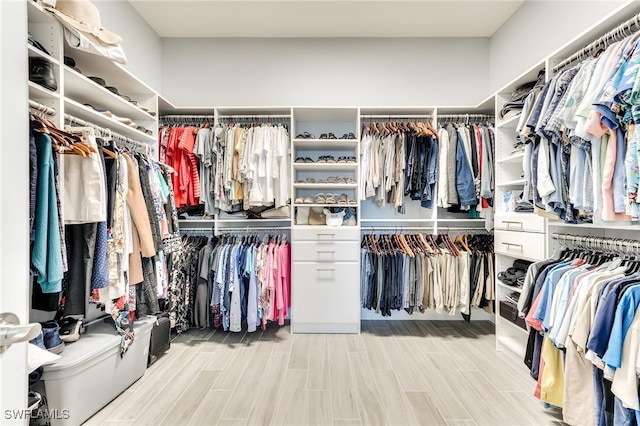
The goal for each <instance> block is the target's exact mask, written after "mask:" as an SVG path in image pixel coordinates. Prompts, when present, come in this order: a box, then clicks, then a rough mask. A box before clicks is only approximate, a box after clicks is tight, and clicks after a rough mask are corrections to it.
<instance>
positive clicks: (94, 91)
mask: <svg viewBox="0 0 640 426" xmlns="http://www.w3.org/2000/svg"><path fill="white" fill-rule="evenodd" d="M108 84H109V83H108V82H107V85H108ZM64 91H65V95H66V96H68V97H70V98H73V99H74V100H76V101H77V102H79V103H88V104H91V105H93V106H94V107H96V108H99V109H106V110H108V111H111V112H112V113H114V114H116V115H117V116H120V117H127V118H130V119H132V120H133V121H136V122H138V124H140V123H144V122H147V123H148V122H152V121H154V120H155V118H154V117H153V116H151V115H150V114H149V113H147V112H145V111H143V110H142V109H140V108H138V107H137V106H135V105H134V104H133V103H131V102H129V101H127V100H126V99H124V98H122V97H120V96H118V95H116V94H114V93H112V92H111V91H109V90H108V89H106V88H104V87H102V86H100V85H99V84H98V83H95V82H94V81H93V80H90V79H89V78H87V77H85V76H84V75H82V74H80V73H78V72H76V71H75V70H73V69H71V68H69V67H67V66H65V67H64ZM96 99H99V104H98V102H96ZM149 130H153V129H149Z"/></svg>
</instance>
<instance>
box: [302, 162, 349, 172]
mask: <svg viewBox="0 0 640 426" xmlns="http://www.w3.org/2000/svg"><path fill="white" fill-rule="evenodd" d="M293 168H294V169H296V170H298V171H308V172H332V171H348V170H355V169H357V168H358V163H295V162H294V163H293Z"/></svg>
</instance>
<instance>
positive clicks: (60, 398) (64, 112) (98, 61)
mask: <svg viewBox="0 0 640 426" xmlns="http://www.w3.org/2000/svg"><path fill="white" fill-rule="evenodd" d="M26 8H27V28H28V32H29V34H30V35H31V36H32V37H33V39H35V40H36V41H37V42H38V43H40V44H41V45H42V46H43V47H44V49H46V50H47V52H48V53H45V52H43V51H42V50H40V49H38V48H37V47H34V46H32V45H30V44H28V43H27V40H24V41H23V42H24V43H25V45H27V51H28V56H29V58H30V59H31V58H37V59H44V60H46V61H48V62H49V63H50V64H52V68H53V76H54V77H55V80H56V85H57V87H56V90H55V91H54V90H50V89H48V88H45V87H43V86H41V85H39V84H36V83H34V82H32V81H28V83H27V84H28V91H29V93H28V95H29V101H30V102H29V106H30V111H31V112H32V113H34V114H47V115H46V118H47V119H48V120H50V121H51V122H53V123H54V124H55V125H56V126H58V127H59V128H64V126H65V125H70V126H73V127H87V126H89V127H93V128H94V129H95V130H96V133H97V134H98V135H99V136H103V137H105V138H106V139H109V138H110V137H111V138H112V139H114V140H115V141H116V143H118V141H120V142H124V143H127V144H129V145H130V146H131V145H135V147H136V149H137V148H140V147H142V148H143V149H144V150H145V151H147V152H148V153H149V155H150V156H151V157H152V158H155V147H156V136H155V135H157V129H158V121H157V111H158V95H157V93H156V92H155V91H154V90H153V89H152V88H150V87H149V86H148V85H146V84H145V83H144V82H143V81H141V80H140V79H138V78H137V77H135V76H134V75H132V74H131V73H130V72H129V71H128V70H127V69H126V68H125V67H124V66H121V65H119V64H116V63H114V62H112V61H111V60H109V59H107V58H104V57H100V56H96V55H91V54H88V53H86V52H83V51H80V50H77V49H73V48H71V47H70V46H69V45H68V44H67V43H66V42H65V35H64V28H63V26H62V24H61V23H60V22H59V21H58V20H57V19H55V18H54V17H53V15H52V14H51V13H49V12H47V11H46V10H44V9H43V8H42V7H41V6H40V5H39V4H38V3H36V2H34V1H27V2H26ZM65 56H67V57H71V58H73V60H74V61H75V68H76V69H74V68H72V67H70V66H68V65H65ZM31 60H32V59H31ZM89 77H99V78H101V79H103V80H104V82H105V84H104V86H103V85H101V84H98V83H96V82H95V81H93V80H91V79H89ZM26 79H27V77H26V76H25V80H26ZM106 86H108V87H110V88H111V90H109V89H107V88H106ZM116 90H117V92H118V94H116V93H114V91H116ZM125 96H126V97H125ZM43 107H44V108H43ZM45 110H46V113H45ZM107 111H108V112H107ZM24 137H25V140H27V138H28V135H25V136H24ZM24 146H25V148H24V149H28V148H27V146H28V145H27V143H26V142H25V144H24ZM25 167H26V166H25ZM25 238H28V236H25ZM88 286H89V283H87V287H88ZM87 294H88V293H87ZM85 311H86V315H85V317H84V323H85V325H86V333H84V334H82V336H81V338H80V339H79V340H78V341H77V342H74V343H70V344H68V345H67V346H66V348H65V350H64V351H63V352H62V353H61V358H60V359H59V360H58V361H56V362H55V363H53V364H48V365H46V366H45V367H44V373H43V376H42V381H41V382H39V383H38V384H37V385H36V386H42V388H37V390H38V391H40V392H41V393H43V394H44V396H46V398H47V401H48V408H49V410H51V411H52V412H53V411H57V412H59V413H61V412H62V411H63V410H64V411H67V412H69V414H70V416H71V417H70V418H68V419H67V418H66V417H64V418H63V417H62V416H57V417H55V418H52V419H51V424H52V425H54V426H55V425H59V424H81V423H83V422H84V421H86V420H87V419H88V418H89V417H91V416H92V415H93V414H95V413H96V412H97V411H98V410H100V409H101V408H102V407H103V406H105V405H106V404H108V403H109V402H110V401H111V400H113V399H114V398H115V397H117V396H118V395H119V394H120V393H122V392H123V391H124V390H125V389H127V388H128V387H129V386H131V384H133V383H134V382H135V381H136V380H138V379H139V378H140V377H141V376H142V375H143V374H144V372H145V370H146V367H147V356H148V351H149V342H150V334H151V328H152V326H153V322H154V320H155V318H154V317H147V318H143V319H139V320H137V321H136V323H135V325H134V330H135V342H134V343H132V345H131V347H130V348H129V349H128V351H127V353H126V355H125V356H123V357H121V356H120V342H121V336H120V335H119V334H118V333H117V332H116V329H115V327H114V326H113V324H108V323H104V322H102V319H101V318H102V317H109V315H108V313H105V312H104V311H102V310H100V309H98V308H97V307H96V305H94V304H89V301H88V298H87V303H86V309H85ZM54 315H55V312H48V311H47V312H45V311H39V310H35V309H30V312H29V322H38V321H48V320H51V319H53V316H54ZM109 318H110V317H109ZM100 383H103V384H105V385H104V386H101V385H99V384H100ZM87 394H91V395H92V397H91V398H88V399H87V398H83V397H84V396H86V395H87Z"/></svg>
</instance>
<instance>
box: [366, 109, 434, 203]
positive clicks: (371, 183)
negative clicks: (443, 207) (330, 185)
mask: <svg viewBox="0 0 640 426" xmlns="http://www.w3.org/2000/svg"><path fill="white" fill-rule="evenodd" d="M360 144H361V145H360V146H361V148H360V165H361V166H360V191H359V194H360V198H361V199H362V200H366V199H368V198H374V200H375V201H376V203H378V204H379V205H387V204H389V205H392V206H393V207H394V208H396V209H400V208H401V207H402V205H403V203H404V197H405V196H406V197H410V198H411V199H412V200H419V201H420V203H421V205H422V207H425V208H431V207H432V205H433V198H434V196H435V183H436V177H437V176H436V174H437V168H438V155H437V153H438V138H437V134H436V132H435V131H434V130H433V129H432V128H431V125H430V124H428V123H407V124H396V123H393V122H390V123H378V124H376V123H372V124H369V125H365V126H364V127H363V130H362V139H361V142H360Z"/></svg>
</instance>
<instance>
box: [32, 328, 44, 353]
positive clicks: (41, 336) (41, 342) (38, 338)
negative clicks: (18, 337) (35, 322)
mask: <svg viewBox="0 0 640 426" xmlns="http://www.w3.org/2000/svg"><path fill="white" fill-rule="evenodd" d="M29 343H31V344H34V345H36V346H37V347H39V348H40V349H44V350H45V351H46V350H47V347H46V346H45V345H44V334H43V333H42V330H41V331H40V334H38V335H37V336H36V337H34V338H33V339H31V340H29Z"/></svg>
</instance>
